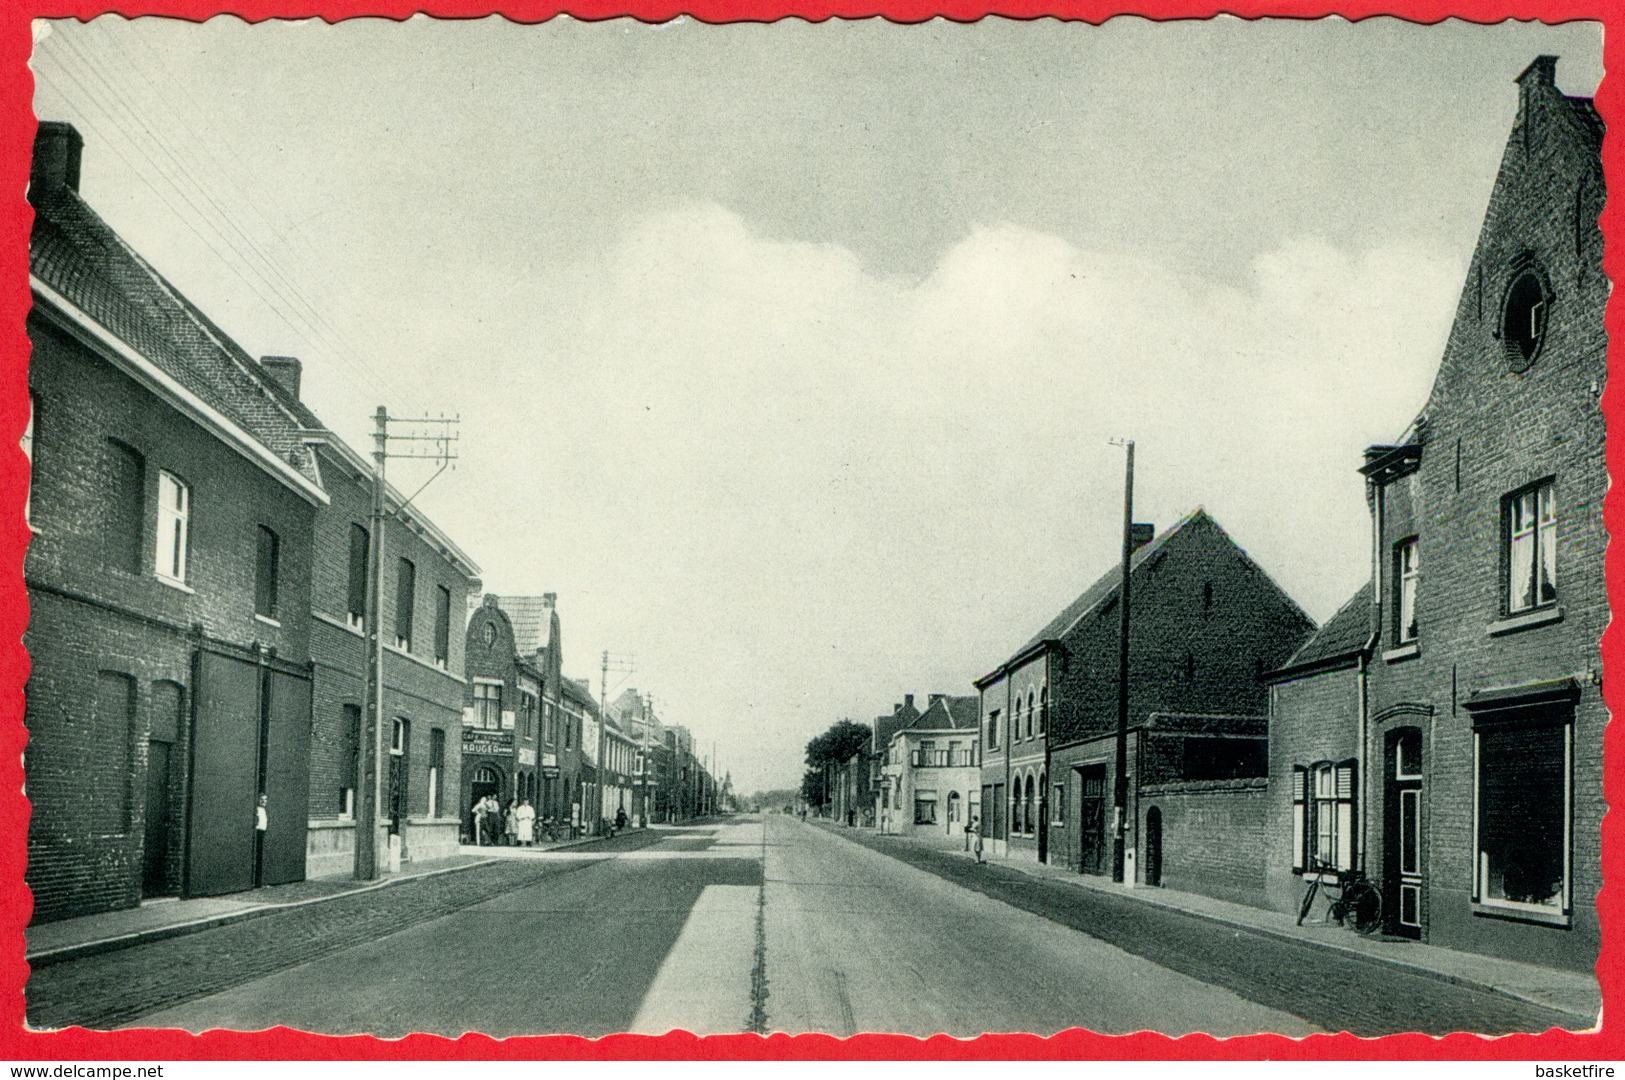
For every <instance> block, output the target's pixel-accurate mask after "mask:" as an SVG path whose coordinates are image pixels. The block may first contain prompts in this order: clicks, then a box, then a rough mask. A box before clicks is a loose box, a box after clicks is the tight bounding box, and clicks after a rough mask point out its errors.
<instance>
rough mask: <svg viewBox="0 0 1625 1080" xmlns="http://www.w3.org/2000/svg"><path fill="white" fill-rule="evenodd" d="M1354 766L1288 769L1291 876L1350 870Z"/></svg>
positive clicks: (1350, 762) (1325, 763) (1322, 764)
mask: <svg viewBox="0 0 1625 1080" xmlns="http://www.w3.org/2000/svg"><path fill="white" fill-rule="evenodd" d="M1354 765H1355V763H1354V761H1353V760H1352V759H1350V760H1348V761H1341V762H1337V763H1336V764H1333V763H1332V762H1329V761H1323V762H1319V763H1317V764H1315V765H1310V766H1303V765H1294V766H1293V767H1292V849H1293V866H1292V869H1293V872H1294V873H1300V874H1301V873H1305V872H1308V873H1319V872H1321V871H1326V870H1353V869H1354V854H1355V853H1354V792H1355V776H1354V771H1355V770H1354Z"/></svg>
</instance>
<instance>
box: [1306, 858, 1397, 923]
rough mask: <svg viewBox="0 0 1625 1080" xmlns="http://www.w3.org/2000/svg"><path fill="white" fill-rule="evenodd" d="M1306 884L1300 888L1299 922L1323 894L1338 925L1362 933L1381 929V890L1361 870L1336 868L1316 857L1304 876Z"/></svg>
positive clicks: (1328, 910) (1328, 911)
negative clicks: (1301, 900) (1301, 899)
mask: <svg viewBox="0 0 1625 1080" xmlns="http://www.w3.org/2000/svg"><path fill="white" fill-rule="evenodd" d="M1304 876H1305V877H1307V878H1308V879H1309V885H1308V886H1307V887H1306V888H1305V889H1304V891H1303V904H1302V905H1301V906H1300V907H1299V908H1298V925H1299V926H1302V925H1303V920H1304V919H1306V918H1308V917H1309V911H1310V909H1312V908H1313V907H1314V906H1315V897H1316V896H1319V895H1321V894H1324V895H1325V897H1326V902H1327V913H1328V915H1330V917H1331V918H1333V919H1336V920H1337V923H1338V925H1339V926H1348V925H1350V924H1352V925H1353V927H1354V929H1355V930H1356V931H1357V932H1358V933H1361V934H1372V933H1375V932H1376V931H1378V930H1379V929H1381V928H1382V891H1381V890H1380V889H1378V888H1377V886H1376V884H1375V883H1374V882H1372V880H1371V879H1370V878H1368V877H1366V876H1365V873H1364V872H1363V871H1360V870H1338V869H1337V868H1336V867H1333V866H1329V865H1327V864H1326V863H1323V862H1320V861H1319V860H1311V864H1310V868H1309V870H1308V872H1307V873H1305V875H1304Z"/></svg>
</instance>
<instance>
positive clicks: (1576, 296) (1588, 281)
mask: <svg viewBox="0 0 1625 1080" xmlns="http://www.w3.org/2000/svg"><path fill="white" fill-rule="evenodd" d="M1521 97H1522V104H1521V107H1520V110H1519V115H1518V119H1517V122H1516V124H1515V126H1514V128H1513V131H1512V134H1511V137H1510V138H1509V140H1508V143H1507V148H1506V151H1505V155H1504V157H1503V160H1502V164H1501V169H1500V173H1499V176H1498V177H1497V181H1496V187H1495V190H1494V193H1493V195H1492V197H1491V200H1490V205H1489V207H1488V210H1487V212H1486V215H1485V222H1484V227H1483V230H1482V232H1481V234H1480V237H1479V241H1478V246H1477V249H1476V250H1475V252H1474V255H1473V259H1472V263H1471V266H1470V269H1469V271H1468V276H1467V280H1466V283H1465V287H1464V289H1463V292H1462V296H1461V299H1460V301H1459V304H1458V307H1457V314H1456V321H1455V324H1454V326H1453V327H1452V330H1451V334H1450V338H1449V341H1448V344H1447V346H1446V348H1445V352H1444V356H1443V360H1442V362H1441V365H1440V369H1439V374H1438V377H1437V379H1436V381H1435V384H1434V388H1433V392H1432V394H1431V395H1430V398H1429V401H1428V404H1427V407H1426V410H1425V417H1426V420H1425V424H1424V425H1423V428H1422V431H1421V434H1420V439H1419V441H1420V442H1421V444H1422V448H1421V461H1420V465H1419V467H1418V468H1417V470H1416V471H1415V473H1414V474H1412V475H1411V476H1408V477H1405V478H1403V479H1402V480H1399V481H1397V482H1396V483H1394V484H1390V485H1389V486H1388V488H1387V489H1386V490H1385V492H1384V494H1383V507H1384V511H1385V517H1386V520H1385V522H1384V525H1385V529H1384V536H1383V538H1382V551H1383V552H1384V553H1386V552H1388V551H1389V550H1391V547H1392V545H1393V543H1394V542H1396V541H1397V540H1399V539H1401V538H1402V535H1403V534H1404V533H1406V532H1414V533H1416V534H1418V535H1419V537H1420V540H1419V544H1420V563H1421V578H1420V585H1419V587H1418V597H1417V610H1418V621H1419V628H1420V629H1419V639H1418V645H1419V650H1418V655H1417V656H1415V657H1413V658H1406V659H1397V658H1395V659H1393V660H1391V662H1381V661H1379V662H1377V663H1376V664H1375V665H1374V670H1373V672H1372V689H1371V708H1372V713H1373V717H1374V720H1375V722H1374V724H1373V730H1372V739H1373V742H1372V747H1371V751H1372V760H1380V757H1379V756H1378V755H1380V753H1381V749H1382V745H1383V743H1382V740H1384V739H1385V738H1386V733H1387V729H1388V728H1389V727H1391V726H1393V725H1394V724H1399V723H1404V724H1409V725H1412V726H1417V725H1419V726H1420V727H1421V729H1422V732H1423V736H1424V747H1425V754H1426V758H1427V775H1426V780H1425V787H1424V797H1423V798H1424V803H1423V806H1424V809H1423V813H1424V815H1425V818H1426V821H1425V829H1426V835H1427V837H1428V845H1427V852H1426V864H1427V865H1426V871H1427V873H1426V876H1427V891H1426V906H1425V910H1426V915H1427V918H1426V922H1427V927H1426V936H1427V939H1428V940H1429V941H1430V942H1432V943H1434V944H1441V945H1449V946H1452V947H1459V948H1470V949H1475V950H1481V951H1485V952H1491V953H1498V954H1502V955H1507V956H1513V957H1518V958H1524V959H1534V960H1539V961H1542V962H1548V963H1550V962H1560V963H1566V964H1570V965H1573V966H1576V967H1589V966H1591V964H1592V963H1594V961H1595V959H1596V953H1597V948H1598V942H1599V938H1598V931H1597V924H1596V917H1595V910H1594V907H1593V902H1592V900H1593V897H1594V895H1595V892H1596V890H1597V888H1599V887H1600V884H1601V879H1600V865H1599V864H1600V845H1599V825H1600V821H1601V816H1602V813H1603V802H1602V771H1601V770H1602V753H1601V750H1602V731H1603V725H1604V724H1605V722H1606V712H1605V709H1604V706H1603V703H1602V699H1601V693H1600V689H1599V688H1598V687H1597V686H1596V685H1593V682H1594V675H1595V673H1597V672H1598V671H1599V670H1600V666H1599V665H1600V658H1599V653H1598V641H1599V639H1600V637H1601V634H1602V631H1603V629H1604V627H1605V626H1606V624H1607V619H1608V607H1607V596H1606V591H1605V586H1604V580H1603V573H1602V553H1603V549H1604V545H1605V543H1606V535H1605V532H1604V529H1603V524H1602V513H1601V507H1602V498H1603V493H1604V491H1605V489H1606V485H1607V474H1606V468H1605V464H1604V460H1603V448H1604V431H1603V419H1602V414H1601V410H1600V408H1599V406H1598V392H1599V390H1600V388H1601V386H1602V382H1603V379H1604V377H1605V375H1606V339H1605V336H1604V332H1603V321H1602V312H1603V306H1604V303H1605V302H1606V298H1607V292H1608V286H1607V282H1606V280H1605V279H1604V277H1603V275H1602V272H1601V267H1600V261H1601V251H1602V238H1601V235H1600V232H1599V230H1598V228H1597V225H1596V218H1597V215H1598V213H1599V212H1600V210H1601V207H1602V200H1603V188H1602V177H1601V171H1600V165H1599V152H1598V148H1597V143H1596V141H1595V132H1594V130H1593V129H1592V128H1591V124H1590V121H1588V120H1587V119H1586V118H1585V117H1584V116H1583V115H1582V114H1580V113H1578V112H1577V110H1576V107H1575V105H1574V103H1573V102H1571V101H1569V100H1568V99H1566V98H1564V97H1563V95H1562V94H1561V93H1560V92H1558V91H1557V89H1555V88H1554V87H1553V86H1551V85H1550V83H1549V80H1548V79H1547V78H1546V77H1545V75H1544V74H1543V73H1542V71H1541V70H1539V68H1538V66H1537V69H1536V70H1535V71H1534V73H1533V74H1532V75H1531V77H1530V78H1528V79H1526V80H1525V82H1524V84H1523V87H1522V89H1521ZM1530 259H1533V261H1534V263H1535V265H1537V266H1538V267H1539V269H1540V272H1541V273H1542V275H1543V276H1544V278H1545V280H1546V283H1547V286H1548V297H1549V316H1548V320H1547V329H1546V334H1545V340H1544V343H1543V345H1542V348H1541V351H1540V353H1539V354H1538V355H1537V356H1536V357H1535V360H1534V362H1533V364H1532V365H1530V366H1529V367H1528V369H1527V370H1525V371H1521V372H1520V371H1517V370H1514V366H1515V365H1513V364H1511V363H1509V355H1508V351H1507V343H1506V342H1505V341H1503V340H1502V339H1501V337H1500V330H1501V314H1502V298H1503V296H1504V295H1505V293H1506V290H1507V287H1508V285H1509V284H1510V282H1511V281H1512V279H1513V277H1514V275H1515V274H1516V273H1517V272H1518V270H1519V268H1520V267H1521V266H1522V265H1525V264H1526V263H1527V262H1528V260H1530ZM1546 477H1552V478H1555V485H1556V492H1557V500H1558V534H1557V566H1558V576H1557V580H1558V588H1559V597H1558V607H1559V608H1560V610H1561V612H1562V617H1561V619H1560V620H1559V621H1553V622H1548V623H1546V624H1545V625H1541V626H1537V627H1532V628H1527V629H1521V630H1518V631H1516V632H1506V633H1496V632H1492V631H1493V630H1494V628H1495V627H1496V626H1497V624H1498V623H1499V622H1500V620H1502V619H1503V617H1504V615H1505V599H1504V598H1505V579H1504V569H1503V564H1502V548H1503V544H1504V540H1503V536H1502V503H1503V499H1504V498H1505V496H1506V495H1507V494H1508V493H1510V492H1512V491H1515V490H1517V489H1519V488H1521V487H1524V486H1525V485H1527V484H1530V483H1531V482H1534V481H1537V480H1541V479H1543V478H1546ZM1383 567H1384V573H1385V575H1386V577H1385V581H1384V582H1383V590H1382V595H1383V597H1384V600H1385V601H1389V600H1391V598H1392V597H1391V592H1392V588H1393V582H1392V580H1391V567H1390V566H1389V563H1388V560H1387V559H1386V558H1385V559H1384V560H1383ZM1385 614H1386V613H1385ZM1390 622H1391V618H1385V620H1384V626H1383V632H1384V635H1385V636H1384V641H1383V648H1384V649H1391V648H1392V646H1393V639H1392V633H1391V631H1392V628H1391V626H1390V625H1388V624H1389V623H1390ZM1560 678H1574V679H1575V680H1576V681H1577V682H1578V683H1579V684H1580V686H1581V697H1580V700H1579V703H1578V704H1577V706H1576V708H1575V713H1574V721H1573V723H1574V729H1573V731H1574V747H1575V753H1574V763H1573V771H1572V777H1571V783H1572V787H1573V817H1572V829H1573V843H1572V851H1571V857H1572V862H1573V885H1572V893H1573V898H1574V915H1573V925H1572V927H1571V928H1569V929H1554V928H1552V927H1549V926H1541V925H1534V924H1531V923H1528V922H1518V921H1515V920H1509V919H1507V918H1504V917H1499V918H1489V917H1485V915H1486V914H1487V913H1486V912H1483V911H1475V908H1474V905H1473V903H1472V899H1471V890H1472V883H1473V871H1474V861H1475V855H1474V851H1473V845H1472V837H1473V787H1474V760H1473V729H1472V719H1471V716H1470V715H1469V713H1468V711H1467V709H1466V708H1465V707H1464V703H1465V702H1466V701H1467V700H1469V699H1470V698H1471V696H1472V695H1473V694H1474V693H1476V692H1479V691H1483V690H1488V689H1493V688H1498V687H1507V686H1513V685H1517V684H1521V683H1526V682H1533V681H1537V680H1544V679H1560ZM1396 709H1402V710H1406V711H1404V712H1400V713H1397V714H1395V715H1394V719H1393V720H1392V721H1385V720H1383V719H1382V717H1384V715H1385V714H1390V713H1394V710H1396ZM1376 839H1378V840H1380V836H1379V837H1376ZM1503 914H1504V913H1503Z"/></svg>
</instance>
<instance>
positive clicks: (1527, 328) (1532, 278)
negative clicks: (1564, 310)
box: [1501, 266, 1551, 371]
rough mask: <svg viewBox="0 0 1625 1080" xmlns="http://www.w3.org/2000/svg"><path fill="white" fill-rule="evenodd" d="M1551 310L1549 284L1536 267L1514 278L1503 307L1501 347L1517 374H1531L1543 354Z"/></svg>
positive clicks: (1527, 268) (1524, 269) (1523, 271)
mask: <svg viewBox="0 0 1625 1080" xmlns="http://www.w3.org/2000/svg"><path fill="white" fill-rule="evenodd" d="M1550 307H1551V299H1550V297H1549V296H1548V295H1547V292H1546V282H1545V280H1544V279H1543V278H1542V277H1541V275H1540V272H1539V271H1538V270H1537V269H1536V268H1535V267H1533V266H1526V267H1524V268H1523V269H1522V270H1520V271H1518V273H1517V274H1515V275H1514V276H1513V278H1512V284H1511V285H1509V286H1507V295H1506V302H1505V303H1504V304H1502V306H1501V345H1502V347H1503V348H1505V349H1506V355H1507V366H1508V367H1510V368H1511V369H1512V370H1513V371H1528V370H1529V368H1530V366H1531V365H1532V364H1534V362H1535V358H1536V357H1538V356H1539V355H1540V347H1541V344H1542V343H1543V342H1544V341H1545V340H1546V319H1547V312H1548V309H1549V308H1550Z"/></svg>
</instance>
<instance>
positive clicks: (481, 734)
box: [458, 593, 558, 841]
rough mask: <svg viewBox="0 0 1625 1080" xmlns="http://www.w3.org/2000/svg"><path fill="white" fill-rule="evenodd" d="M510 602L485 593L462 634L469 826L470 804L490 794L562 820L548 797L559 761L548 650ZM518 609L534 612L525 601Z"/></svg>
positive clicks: (463, 805) (464, 808)
mask: <svg viewBox="0 0 1625 1080" xmlns="http://www.w3.org/2000/svg"><path fill="white" fill-rule="evenodd" d="M506 604H507V602H506V601H503V600H500V599H499V598H498V597H497V596H496V595H495V594H493V593H486V594H485V598H484V599H483V600H482V601H481V603H480V606H479V607H478V608H476V609H474V613H473V614H472V615H471V616H470V617H469V620H468V627H467V630H466V632H465V634H464V646H463V667H464V670H465V672H466V674H467V676H468V682H467V685H466V688H465V697H464V699H463V700H464V705H463V724H462V733H461V743H462V776H461V778H460V790H461V792H462V794H461V800H460V802H459V804H458V805H459V811H460V813H461V815H462V819H463V822H464V824H465V825H468V824H469V822H470V815H469V809H470V807H472V806H473V804H474V803H475V802H476V801H478V800H479V799H482V798H484V797H485V796H487V795H490V796H491V797H493V798H495V799H496V800H497V802H498V803H500V804H501V805H502V806H503V807H506V806H507V805H508V803H509V802H511V801H513V800H514V799H528V800H529V801H530V804H531V805H532V806H534V807H536V814H537V817H538V819H540V818H543V817H552V818H555V819H557V814H555V813H553V812H552V810H551V809H549V808H550V807H551V806H552V804H551V803H549V802H548V799H547V796H548V795H549V794H550V793H551V792H552V791H553V790H556V786H557V784H558V765H557V758H556V756H555V755H554V754H553V753H552V752H551V751H548V750H547V749H546V747H547V746H549V745H551V744H550V743H549V741H548V740H547V739H546V738H545V735H544V727H545V726H546V724H547V722H548V717H549V715H550V714H549V713H548V712H547V711H545V710H544V709H543V689H544V687H545V685H546V670H545V666H544V665H545V661H546V658H547V650H546V649H545V647H544V648H543V649H542V651H541V652H540V653H538V652H537V651H536V650H535V649H534V648H533V647H532V646H534V644H535V641H536V634H537V631H536V629H535V626H534V625H533V622H534V620H532V619H530V618H523V617H522V618H520V619H514V618H511V617H510V615H509V612H508V610H507V609H506V606H505V605H506ZM515 606H516V607H518V608H519V609H520V610H521V613H522V615H528V614H529V613H528V612H524V611H523V608H524V605H515ZM555 618H556V616H555ZM516 623H517V625H516ZM470 840H471V841H472V840H473V837H472V836H470Z"/></svg>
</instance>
